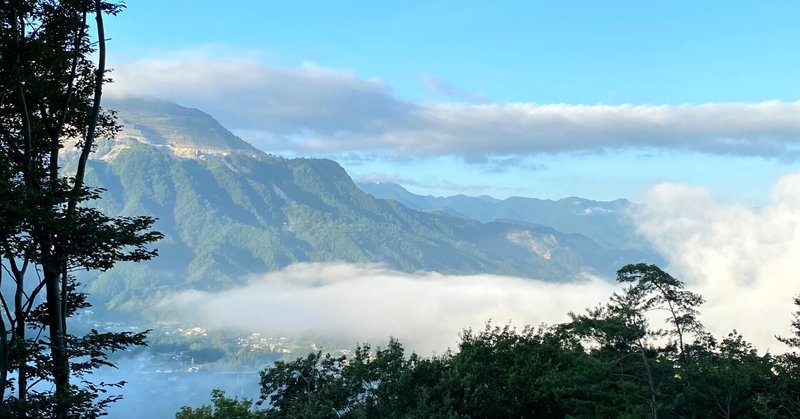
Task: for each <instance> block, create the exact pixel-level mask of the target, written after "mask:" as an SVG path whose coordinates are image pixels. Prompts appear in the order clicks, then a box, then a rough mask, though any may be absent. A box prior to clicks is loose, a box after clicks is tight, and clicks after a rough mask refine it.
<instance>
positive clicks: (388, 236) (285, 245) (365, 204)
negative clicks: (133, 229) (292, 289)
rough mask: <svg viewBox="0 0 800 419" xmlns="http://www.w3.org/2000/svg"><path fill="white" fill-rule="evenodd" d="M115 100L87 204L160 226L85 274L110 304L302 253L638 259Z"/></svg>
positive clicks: (508, 268)
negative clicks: (150, 239)
mask: <svg viewBox="0 0 800 419" xmlns="http://www.w3.org/2000/svg"><path fill="white" fill-rule="evenodd" d="M114 107H115V108H116V109H118V110H119V116H120V119H121V122H122V123H123V124H124V125H125V129H124V130H123V131H122V132H121V133H120V134H119V135H117V138H115V139H110V140H106V141H104V142H101V144H99V146H98V149H97V152H96V153H95V156H94V160H92V161H91V162H90V171H89V173H88V174H87V181H88V182H89V183H90V184H94V185H96V186H100V187H102V188H105V189H106V190H107V191H106V192H105V194H104V195H103V199H101V200H99V201H97V205H98V206H100V207H102V209H103V210H106V211H108V212H109V213H111V214H118V215H128V214H137V215H138V214H148V215H152V216H155V217H157V218H158V222H157V224H156V228H157V229H158V230H160V231H161V232H163V233H164V234H165V236H166V237H165V239H164V240H163V241H161V242H160V243H159V244H158V248H159V251H160V257H158V258H157V259H156V260H154V261H151V262H149V263H145V264H129V265H121V266H119V267H118V268H115V269H114V270H111V271H108V272H104V273H101V274H99V276H97V277H96V278H89V279H88V280H87V281H88V282H89V291H90V292H91V293H92V294H93V298H94V300H95V301H97V302H98V303H100V302H106V306H107V307H108V308H123V309H125V308H127V309H133V308H136V307H139V306H140V304H141V303H145V302H147V301H152V300H153V299H156V298H158V296H159V295H160V294H161V293H162V292H169V291H172V290H176V289H185V288H189V287H192V288H197V289H205V290H210V289H220V288H225V287H230V286H233V285H235V284H240V283H243V282H244V281H246V279H247V277H248V276H249V275H253V274H258V273H264V272H267V271H272V270H276V269H279V268H282V267H285V266H287V265H289V264H292V263H295V262H306V261H334V260H335V261H346V262H358V263H382V264H385V265H387V266H388V267H391V268H394V269H399V270H403V271H416V270H429V271H439V272H447V273H461V274H472V273H495V274H508V275H519V276H524V277H532V278H533V277H535V278H542V279H549V280H568V279H570V278H571V277H572V276H573V275H574V274H575V273H577V272H579V271H589V272H601V273H609V272H613V270H614V269H615V267H618V266H619V265H620V264H622V263H625V262H634V261H640V260H646V259H648V256H647V254H646V253H644V252H642V251H639V250H635V249H634V250H620V249H619V248H609V247H606V246H601V245H600V244H598V243H597V242H595V241H594V240H592V239H590V238H588V237H586V236H585V235H582V234H574V233H573V234H567V233H562V232H560V231H558V230H557V229H554V228H551V227H547V226H543V225H538V224H524V223H519V222H511V221H493V222H488V223H482V222H480V221H477V220H471V219H467V218H463V217H461V218H459V217H453V216H448V215H442V214H434V213H428V212H421V211H417V210H415V209H412V208H408V207H407V206H404V205H401V204H400V203H398V202H396V201H394V200H385V199H377V198H375V197H373V196H371V195H369V194H367V193H365V192H363V191H362V190H361V189H359V188H358V187H357V186H356V185H355V183H354V182H353V181H352V180H351V179H350V177H349V176H348V175H347V173H346V172H345V171H344V169H342V167H341V166H339V165H338V164H337V163H336V162H334V161H330V160H321V159H285V158H282V157H277V156H274V155H269V154H266V153H263V152H261V151H259V150H257V149H255V148H254V147H252V146H250V145H249V144H247V143H246V142H244V141H242V140H241V139H239V138H238V137H236V136H235V135H233V134H232V133H230V132H229V131H228V130H226V129H225V128H223V127H222V126H221V125H220V124H219V123H218V122H216V121H215V120H214V119H213V118H212V117H210V116H209V115H207V114H204V113H203V112H201V111H198V110H196V109H188V108H185V107H182V106H179V105H176V104H172V103H167V102H151V101H142V100H136V101H122V102H118V103H115V104H114ZM65 158H66V159H67V162H66V167H67V168H68V167H69V165H70V163H69V155H68V154H65ZM468 207H469V205H467V206H466V207H465V208H468ZM463 209H464V208H462V210H463ZM509 218H511V217H509ZM98 305H100V304H98Z"/></svg>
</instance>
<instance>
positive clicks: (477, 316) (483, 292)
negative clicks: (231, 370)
mask: <svg viewBox="0 0 800 419" xmlns="http://www.w3.org/2000/svg"><path fill="white" fill-rule="evenodd" d="M613 291H614V286H613V284H610V283H609V282H607V281H602V280H599V279H589V280H586V281H581V282H576V283H570V284H555V283H547V282H541V281H535V280H530V279H522V278H510V277H502V276H494V275H474V276H449V275H440V274H436V273H421V274H404V273H400V272H396V271H391V270H387V269H384V268H381V267H377V266H356V265H348V264H336V263H331V264H297V265H293V266H290V267H288V268H286V269H285V270H283V271H280V272H275V273H271V274H267V275H264V276H262V277H260V278H256V279H254V280H253V281H252V282H251V283H250V284H249V285H246V286H244V287H240V288H236V289H232V290H228V291H222V292H218V293H207V292H201V291H187V292H183V293H180V294H177V295H175V296H172V297H170V298H168V299H167V300H165V301H164V302H162V307H169V308H171V309H175V310H178V312H179V313H181V315H182V316H184V318H191V319H195V321H196V322H197V323H198V324H200V325H203V326H205V327H210V328H219V329H223V328H224V329H239V330H245V331H255V330H258V331H261V332H264V333H269V334H273V335H274V334H290V335H291V334H295V335H296V334H298V333H299V334H306V333H309V334H313V335H316V336H327V337H334V338H340V339H344V340H346V341H350V342H353V343H354V342H356V341H361V342H364V341H367V342H372V343H381V342H386V340H387V339H388V338H389V337H390V336H394V337H397V338H400V339H401V341H402V342H403V343H404V344H406V345H408V346H409V347H410V348H412V349H415V350H417V351H420V352H422V353H425V354H429V353H430V351H437V352H439V353H441V352H442V351H443V350H445V349H446V348H447V347H455V344H456V343H457V341H458V333H459V332H460V331H461V330H463V329H465V328H468V327H472V328H477V329H482V328H483V326H484V324H485V323H486V321H488V320H490V319H491V320H493V322H494V323H495V324H506V323H508V322H509V321H511V322H512V323H513V324H514V325H518V326H522V325H526V324H532V325H536V324H540V323H542V322H545V323H555V322H560V321H566V320H567V319H568V317H567V313H568V312H569V311H582V310H583V309H584V308H586V307H590V306H595V305H597V304H598V303H600V302H602V301H604V300H606V299H607V298H608V297H609V296H610V295H611V294H612V292H613Z"/></svg>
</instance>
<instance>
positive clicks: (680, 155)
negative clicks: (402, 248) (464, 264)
mask: <svg viewBox="0 0 800 419" xmlns="http://www.w3.org/2000/svg"><path fill="white" fill-rule="evenodd" d="M128 3H129V4H128V8H127V10H126V11H125V12H124V13H122V14H121V15H120V16H118V17H116V18H114V19H113V20H112V21H110V22H109V24H108V28H107V32H108V35H109V36H110V37H111V39H112V40H111V42H110V44H109V47H110V48H111V50H112V55H111V62H112V65H113V66H114V67H116V68H117V71H118V74H117V77H118V79H119V86H115V87H113V88H111V92H112V94H123V93H124V94H143V95H152V96H161V97H164V98H165V99H171V100H175V101H178V102H179V103H181V104H184V105H188V106H193V107H197V108H200V109H203V110H206V111H208V112H209V113H211V114H212V115H214V116H215V117H217V118H218V119H219V120H220V121H221V122H222V123H223V124H224V125H225V126H226V127H228V128H230V129H232V130H233V131H234V132H237V133H238V134H240V136H242V137H243V138H244V139H245V140H248V141H251V142H253V143H254V144H256V145H257V146H259V147H261V148H263V149H265V150H267V151H271V152H275V153H277V154H283V155H289V156H320V157H329V158H334V159H336V160H338V161H339V162H340V163H342V165H343V166H344V167H345V168H346V169H347V170H348V171H349V172H350V173H351V174H352V175H353V176H354V177H356V178H360V179H374V180H396V181H399V182H400V183H402V184H404V185H405V186H407V187H408V188H409V189H411V190H412V191H415V192H420V193H432V194H454V193H467V194H489V195H493V196H497V197H505V196H509V195H524V196H536V197H544V198H559V197H564V196H570V195H580V196H584V197H588V198H595V199H614V198H618V197H628V198H636V196H637V195H638V194H639V193H641V192H642V191H644V190H645V189H647V188H648V187H650V186H652V185H653V184H655V183H658V182H664V181H671V182H685V183H690V184H694V185H701V186H707V187H709V188H711V189H713V190H715V191H718V192H719V193H720V194H722V195H724V196H726V197H728V198H729V199H730V200H733V201H738V202H743V203H746V204H749V205H761V204H762V203H763V202H764V201H765V200H766V199H767V196H768V190H769V188H770V186H771V185H772V184H773V183H774V182H775V180H776V179H777V178H778V177H779V176H782V175H785V174H787V173H791V172H794V171H796V170H798V168H799V165H798V164H797V161H798V158H797V156H796V154H797V150H798V149H800V147H798V140H800V138H798V136H800V135H798V134H800V128H798V126H796V125H795V123H794V122H793V121H794V120H795V119H798V120H800V109H798V108H800V106H798V104H797V103H796V102H797V101H798V100H799V99H800V76H799V75H798V73H797V68H798V64H800V58H799V57H800V54H797V53H796V51H798V50H800V25H797V24H796V16H798V15H799V14H798V12H800V10H798V9H800V3H797V2H792V1H761V2H745V1H726V2H722V1H704V2H698V1H670V2H641V1H614V2H595V1H588V0H587V1H558V2H555V1H550V2H544V1H519V2H514V1H508V2H495V3H501V4H494V3H486V2H469V1H441V2H431V1H420V2H413V1H402V2H400V1H398V2H388V1H387V2H355V1H352V2H347V1H342V2H263V1H229V2H226V3H225V4H224V5H223V6H220V3H219V2H204V1H174V0H173V1H168V2H164V1H151V0H138V1H135V2H133V1H131V2H128ZM181 75H185V77H184V76H181ZM265 79H269V80H266V81H265ZM248 83H249V84H250V85H251V86H252V87H248V86H247V84H248ZM114 89H117V90H116V91H115V90H114ZM764 102H770V103H773V104H774V106H765V105H763V103H764ZM759 104H761V105H759ZM239 105H241V106H239ZM517 105H518V106H517ZM553 105H559V106H553ZM243 107H246V108H247V110H242V109H241V108H243ZM795 117H796V118H795ZM798 124H800V123H798ZM551 139H552V140H551Z"/></svg>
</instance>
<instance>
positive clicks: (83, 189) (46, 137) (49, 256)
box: [0, 0, 161, 418]
mask: <svg viewBox="0 0 800 419" xmlns="http://www.w3.org/2000/svg"><path fill="white" fill-rule="evenodd" d="M122 7H123V5H122V4H120V3H117V2H114V1H105V0H3V1H2V8H0V417H15V418H28V417H30V418H50V417H55V418H75V417H80V418H93V417H97V416H101V415H102V414H103V412H104V410H105V408H106V407H107V405H108V404H109V403H112V402H113V401H114V400H116V398H117V397H118V396H114V395H110V394H107V392H108V390H109V389H112V390H113V389H114V388H115V387H119V386H121V385H122V383H95V382H92V381H91V380H90V377H89V375H90V374H91V372H92V371H93V370H95V369H96V368H99V367H103V366H111V362H110V361H109V359H108V356H109V354H110V353H112V352H116V351H120V350H124V349H125V348H127V347H129V346H137V345H143V344H144V338H145V335H144V333H129V332H120V333H100V332H98V331H96V330H91V331H89V332H88V333H86V334H83V333H81V334H77V335H76V334H74V331H71V330H70V327H69V326H70V325H72V324H73V322H71V321H70V318H71V317H72V316H74V315H75V314H77V313H78V312H79V310H81V309H85V308H87V307H89V305H90V304H89V302H88V301H87V299H86V295H85V294H84V293H83V292H81V289H82V288H81V287H80V284H78V283H77V282H76V278H75V277H74V276H73V272H74V271H76V270H99V271H105V270H108V269H110V268H111V267H113V266H114V265H115V264H116V263H117V262H122V261H131V262H138V261H142V260H147V259H150V258H151V257H153V256H155V251H153V250H150V249H149V248H148V244H149V243H151V242H153V241H155V240H157V239H159V238H160V237H161V235H160V234H159V233H155V232H151V231H149V229H150V227H151V225H152V224H153V219H151V218H149V217H136V216H133V217H110V216H108V215H106V214H105V213H103V212H102V211H100V210H98V209H97V208H96V205H93V204H94V203H96V200H97V199H99V198H100V194H101V192H102V190H100V189H97V188H92V187H88V186H87V185H86V184H85V182H84V177H85V174H86V168H87V162H88V159H89V155H90V154H91V153H92V151H93V149H94V147H95V139H96V138H97V137H107V136H112V135H114V133H115V132H116V131H117V129H118V126H117V124H116V122H115V119H114V115H113V113H111V112H107V111H104V110H103V109H102V107H101V106H100V101H101V98H102V89H103V85H104V84H105V83H106V82H107V81H108V80H107V76H108V74H107V70H106V67H105V57H106V49H105V46H106V44H105V42H106V37H105V31H104V25H103V19H104V17H105V16H108V15H112V16H113V15H116V14H117V13H118V12H120V10H121V9H122ZM92 21H93V23H90V22H92ZM64 152H67V154H70V153H71V154H72V155H74V156H75V161H76V162H75V163H74V165H73V169H74V170H70V171H65V170H63V168H62V166H61V164H62V161H60V158H62V157H63V154H64ZM93 201H94V202H93Z"/></svg>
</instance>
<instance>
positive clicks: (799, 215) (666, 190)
mask: <svg viewBox="0 0 800 419" xmlns="http://www.w3.org/2000/svg"><path fill="white" fill-rule="evenodd" d="M644 202H645V203H646V204H647V205H646V206H642V207H640V210H641V211H640V212H639V213H637V214H636V222H637V225H638V228H639V230H640V232H641V233H642V234H644V235H645V237H646V238H647V239H648V240H649V241H650V242H651V243H653V245H654V246H656V248H657V249H658V251H659V252H660V253H661V254H662V255H663V256H664V257H665V258H666V259H667V260H668V261H669V265H670V266H669V269H670V271H671V272H672V273H673V274H675V275H678V276H680V277H682V279H684V280H685V281H686V282H687V284H688V286H689V288H690V289H692V290H695V291H697V292H699V293H701V294H703V295H704V296H705V297H706V299H707V300H708V302H707V303H706V305H705V307H704V309H703V310H702V311H703V314H704V318H705V319H708V321H707V322H706V323H707V324H708V325H709V326H710V327H711V328H712V329H713V330H714V331H716V332H717V333H727V332H728V331H730V330H731V329H734V328H736V329H738V331H740V332H742V333H743V334H744V336H745V338H746V339H748V340H751V341H752V342H755V343H757V344H758V346H759V348H760V349H767V348H773V349H774V350H776V351H781V350H783V346H782V345H779V344H778V343H777V342H776V341H775V339H774V336H775V335H786V334H788V332H789V322H790V321H791V313H792V312H794V311H795V310H797V307H795V306H793V304H792V299H793V296H794V295H797V294H800V278H799V277H798V274H799V273H800V173H797V174H793V175H789V176H785V177H783V178H781V179H780V180H779V181H778V182H777V183H776V185H775V186H774V187H773V189H772V195H771V199H770V201H769V203H768V204H767V205H766V206H764V207H763V208H760V209H753V208H748V207H744V206H741V205H735V204H726V203H725V202H724V201H723V199H722V198H720V197H718V196H716V195H715V194H714V193H713V192H711V191H709V190H707V189H704V188H696V187H690V186H686V185H678V184H662V185H658V186H656V187H654V188H653V189H651V190H650V191H649V192H648V193H646V194H645V195H644Z"/></svg>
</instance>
